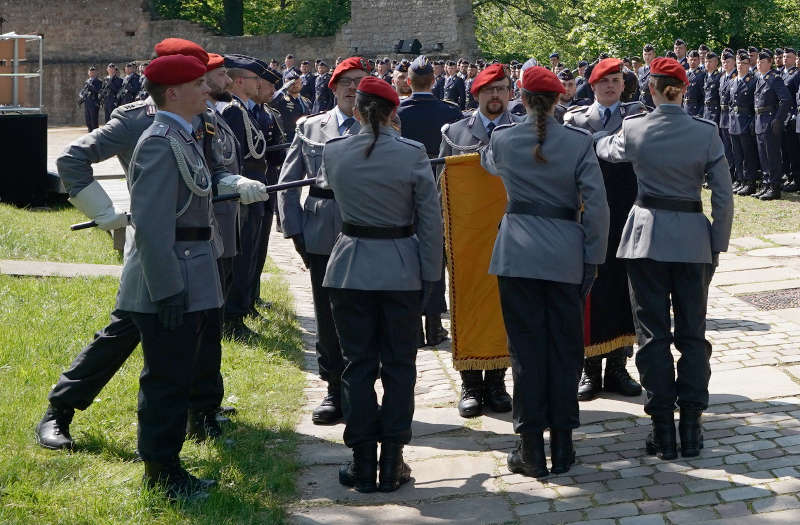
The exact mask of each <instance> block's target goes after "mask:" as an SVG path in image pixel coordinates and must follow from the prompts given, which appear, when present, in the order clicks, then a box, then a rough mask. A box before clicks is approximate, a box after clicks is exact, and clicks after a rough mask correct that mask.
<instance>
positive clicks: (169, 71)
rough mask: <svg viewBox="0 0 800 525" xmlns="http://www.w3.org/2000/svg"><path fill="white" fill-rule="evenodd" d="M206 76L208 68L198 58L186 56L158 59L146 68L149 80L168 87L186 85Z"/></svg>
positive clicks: (145, 74)
mask: <svg viewBox="0 0 800 525" xmlns="http://www.w3.org/2000/svg"><path fill="white" fill-rule="evenodd" d="M205 74H206V66H205V65H204V64H203V63H202V62H200V60H198V59H197V58H196V57H190V56H186V55H167V56H163V57H158V58H156V59H155V60H153V61H151V62H150V64H149V65H148V66H147V67H146V68H144V76H145V77H147V80H149V81H150V82H154V83H156V84H162V85H166V86H176V85H178V84H185V83H186V82H191V81H192V80H196V79H198V78H200V77H202V76H203V75H205Z"/></svg>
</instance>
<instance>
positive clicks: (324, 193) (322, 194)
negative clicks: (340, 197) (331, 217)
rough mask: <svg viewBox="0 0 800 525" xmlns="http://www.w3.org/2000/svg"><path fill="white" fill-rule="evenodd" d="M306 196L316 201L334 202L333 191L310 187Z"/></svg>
mask: <svg viewBox="0 0 800 525" xmlns="http://www.w3.org/2000/svg"><path fill="white" fill-rule="evenodd" d="M308 194H309V195H310V196H311V197H316V198H318V199H332V200H336V197H334V195H333V190H326V189H323V188H320V187H319V186H311V188H309V190H308Z"/></svg>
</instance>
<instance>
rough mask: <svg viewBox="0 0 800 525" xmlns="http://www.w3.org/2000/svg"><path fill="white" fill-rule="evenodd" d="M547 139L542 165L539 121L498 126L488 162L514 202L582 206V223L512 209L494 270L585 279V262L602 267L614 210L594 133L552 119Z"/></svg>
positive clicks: (536, 276)
mask: <svg viewBox="0 0 800 525" xmlns="http://www.w3.org/2000/svg"><path fill="white" fill-rule="evenodd" d="M546 132H547V136H546V138H545V141H544V144H543V145H542V154H543V155H544V157H545V158H546V159H547V163H539V162H536V160H534V158H533V149H534V146H535V145H536V144H537V143H538V134H537V132H536V120H535V118H531V117H526V118H525V120H524V121H522V122H521V123H519V124H512V125H510V126H502V127H499V128H496V129H495V130H494V133H493V134H492V139H491V140H490V141H489V148H488V149H486V150H484V151H483V152H482V153H481V163H482V164H483V167H484V168H486V170H487V171H488V172H489V173H492V174H494V175H499V176H500V178H501V179H503V185H504V186H505V188H506V193H507V194H508V199H509V200H510V201H511V200H513V201H523V202H533V203H539V204H545V205H550V206H558V207H563V208H570V209H573V210H575V215H576V217H577V216H578V210H579V208H580V206H581V202H583V207H584V210H583V220H582V222H576V221H569V220H562V219H551V218H547V217H540V216H533V215H522V214H516V213H512V214H506V215H504V216H503V220H502V221H501V223H500V229H499V231H498V233H497V239H496V240H495V243H494V251H493V252H492V261H491V263H490V265H489V273H490V274H493V275H502V276H505V277H526V278H530V279H542V280H547V281H556V282H563V283H572V284H578V283H580V282H581V280H582V278H583V265H584V263H589V264H602V263H603V262H604V261H605V257H606V247H607V245H608V225H609V211H608V204H607V203H606V190H605V185H604V184H603V175H602V173H601V172H600V165H599V163H598V162H597V157H596V156H595V154H594V149H593V144H592V137H591V135H590V134H589V132H587V131H584V130H582V129H578V128H574V127H572V126H568V125H567V126H562V125H561V124H559V123H558V122H557V121H556V119H555V118H553V117H547V123H546Z"/></svg>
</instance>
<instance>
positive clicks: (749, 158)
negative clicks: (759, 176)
mask: <svg viewBox="0 0 800 525" xmlns="http://www.w3.org/2000/svg"><path fill="white" fill-rule="evenodd" d="M731 146H732V148H733V158H734V159H735V161H736V178H737V180H738V181H739V182H743V183H753V182H755V180H756V172H757V171H758V169H759V164H758V146H756V137H755V136H754V135H751V134H749V133H744V134H742V135H731Z"/></svg>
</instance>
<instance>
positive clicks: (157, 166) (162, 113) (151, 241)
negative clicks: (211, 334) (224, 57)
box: [117, 55, 223, 499]
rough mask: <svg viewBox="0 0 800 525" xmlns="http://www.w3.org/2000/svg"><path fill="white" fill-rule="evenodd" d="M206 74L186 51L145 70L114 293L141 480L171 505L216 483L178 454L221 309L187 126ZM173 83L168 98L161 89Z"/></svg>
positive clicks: (201, 170) (199, 170) (209, 227)
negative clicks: (124, 245) (128, 356)
mask: <svg viewBox="0 0 800 525" xmlns="http://www.w3.org/2000/svg"><path fill="white" fill-rule="evenodd" d="M205 73H206V66H205V65H204V64H203V63H202V62H201V61H200V60H199V59H197V58H195V57H191V56H186V55H170V56H164V57H159V58H156V59H155V60H153V61H152V62H151V63H150V65H149V66H147V69H146V74H147V82H148V86H147V90H148V92H149V93H150V95H151V97H152V98H153V100H154V101H155V103H156V106H158V108H159V109H158V112H157V113H156V116H155V119H154V122H153V124H152V125H151V126H150V127H149V128H147V129H146V130H145V131H144V133H143V134H142V136H141V137H140V138H139V141H138V142H137V144H136V148H135V149H134V151H133V157H132V158H131V164H130V174H129V178H128V188H129V190H130V193H131V222H132V223H133V225H134V227H135V234H134V242H133V244H132V246H131V249H130V252H129V254H128V257H127V258H126V259H125V264H124V266H123V268H122V277H121V278H120V287H119V295H118V296H117V308H118V309H120V310H122V311H125V312H128V313H129V314H130V316H131V319H132V320H133V323H134V324H135V325H136V328H137V329H138V330H139V334H140V336H141V340H142V353H143V355H144V368H143V369H142V373H141V376H140V378H139V403H138V416H139V417H138V421H139V423H138V427H137V431H138V450H139V455H140V456H141V458H142V460H143V461H144V468H145V474H144V482H145V484H146V485H147V486H149V487H157V486H162V487H163V488H164V489H165V490H166V494H167V497H168V498H170V499H176V498H181V499H183V498H187V499H188V498H193V497H195V496H198V495H201V494H203V493H204V491H205V490H206V489H207V488H208V487H210V486H212V485H213V484H215V483H216V482H214V481H212V480H199V479H197V478H195V477H194V476H192V475H191V474H189V473H188V472H187V471H186V470H185V469H184V468H183V467H182V466H181V463H180V458H179V453H180V450H181V448H182V446H183V440H184V438H185V435H186V424H187V418H188V410H189V400H190V392H191V387H192V384H193V375H194V368H195V361H196V360H197V355H198V352H199V350H200V347H201V343H202V340H203V332H204V330H205V327H206V325H207V323H208V322H209V321H210V318H211V317H212V316H214V315H217V314H216V312H215V311H216V309H218V308H219V307H221V306H222V303H223V300H222V288H221V286H220V282H219V273H218V270H217V257H218V256H219V253H218V249H219V248H218V247H217V246H215V244H214V243H213V242H212V239H213V231H214V229H215V224H214V213H213V207H212V203H211V197H212V180H211V172H210V171H209V169H208V165H207V164H206V162H205V158H204V155H203V150H202V148H201V146H200V145H199V144H198V143H197V142H196V141H195V140H194V138H193V136H192V135H193V131H194V130H193V128H192V124H191V121H192V120H193V119H194V117H195V116H197V115H198V114H200V113H203V112H204V111H205V109H206V99H207V98H208V93H209V91H208V85H207V84H206V82H205V79H204V75H205ZM178 85H179V86H180V87H181V89H180V90H173V91H172V94H171V96H170V98H169V100H168V99H167V96H166V91H167V90H168V89H169V88H170V87H172V86H178Z"/></svg>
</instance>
